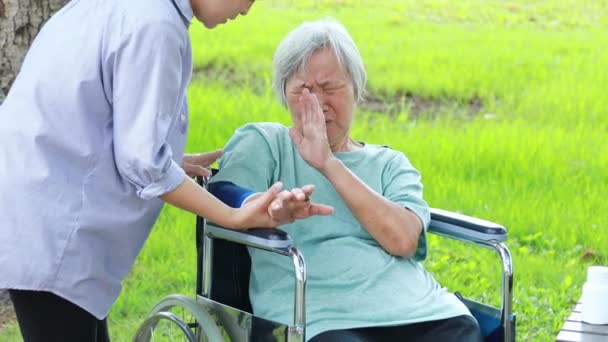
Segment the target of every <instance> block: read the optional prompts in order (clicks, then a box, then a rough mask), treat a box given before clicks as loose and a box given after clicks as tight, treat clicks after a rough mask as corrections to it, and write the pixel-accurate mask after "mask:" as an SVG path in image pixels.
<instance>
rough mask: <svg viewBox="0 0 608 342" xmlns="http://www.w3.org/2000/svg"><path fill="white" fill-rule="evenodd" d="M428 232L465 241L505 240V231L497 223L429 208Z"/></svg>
mask: <svg viewBox="0 0 608 342" xmlns="http://www.w3.org/2000/svg"><path fill="white" fill-rule="evenodd" d="M428 231H429V232H431V233H435V234H438V235H443V236H447V237H450V238H455V239H459V240H465V241H471V242H474V241H483V242H488V241H492V240H494V241H498V242H503V241H506V240H507V235H508V234H507V229H506V228H505V227H503V226H501V225H499V224H497V223H494V222H490V221H486V220H482V219H478V218H475V217H471V216H467V215H463V214H458V213H454V212H451V211H447V210H442V209H436V208H431V224H430V225H429V229H428Z"/></svg>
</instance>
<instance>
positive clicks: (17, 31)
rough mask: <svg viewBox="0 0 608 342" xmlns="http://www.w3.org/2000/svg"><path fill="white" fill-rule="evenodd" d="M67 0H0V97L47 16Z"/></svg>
mask: <svg viewBox="0 0 608 342" xmlns="http://www.w3.org/2000/svg"><path fill="white" fill-rule="evenodd" d="M66 2H67V0H0V98H2V97H3V96H5V95H6V94H7V93H8V89H9V88H10V86H11V84H12V83H13V81H14V80H15V76H17V73H18V72H19V68H20V67H21V63H22V62H23V58H24V57H25V53H26V52H27V49H28V47H29V46H30V44H31V43H32V41H33V40H34V37H36V34H38V31H40V28H41V27H42V25H43V24H44V23H45V22H46V20H47V19H48V18H49V17H50V16H51V15H52V14H53V13H55V12H56V11H57V10H59V9H60V8H61V7H62V6H63V5H64V4H65V3H66Z"/></svg>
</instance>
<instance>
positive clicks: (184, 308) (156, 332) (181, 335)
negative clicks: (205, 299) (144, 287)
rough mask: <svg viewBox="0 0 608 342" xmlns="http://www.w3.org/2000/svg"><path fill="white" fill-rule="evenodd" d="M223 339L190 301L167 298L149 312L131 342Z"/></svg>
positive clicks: (176, 296) (198, 307)
mask: <svg viewBox="0 0 608 342" xmlns="http://www.w3.org/2000/svg"><path fill="white" fill-rule="evenodd" d="M223 340H224V338H223V337H222V334H221V333H220V330H219V329H218V327H217V325H216V323H215V320H214V319H213V318H212V317H211V316H210V315H209V314H208V313H207V311H206V310H204V308H203V307H202V306H201V305H200V304H199V303H197V302H196V300H195V299H194V298H191V297H188V296H184V295H170V296H168V297H165V298H164V299H163V300H161V301H160V302H159V303H158V304H156V305H155V306H154V308H152V311H151V312H150V314H149V315H148V318H147V319H146V320H145V321H144V323H143V324H142V325H141V326H140V327H139V330H138V331H137V334H136V336H135V338H134V341H135V342H165V341H171V342H173V341H179V342H182V341H183V342H201V341H202V342H216V341H223Z"/></svg>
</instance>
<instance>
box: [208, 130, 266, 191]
mask: <svg viewBox="0 0 608 342" xmlns="http://www.w3.org/2000/svg"><path fill="white" fill-rule="evenodd" d="M275 169H276V161H275V159H274V158H273V153H272V151H271V146H270V144H269V139H268V137H267V135H266V134H265V132H264V131H263V130H261V129H260V128H259V127H257V126H256V125H254V124H249V125H246V126H243V127H241V128H239V129H238V130H237V131H236V132H235V133H234V135H233V136H232V137H231V138H230V140H229V141H228V143H227V144H226V146H225V147H224V154H223V155H222V157H221V158H220V160H219V172H218V173H217V174H216V175H215V176H213V178H212V179H211V182H212V183H213V182H220V181H227V182H232V183H234V184H236V185H238V186H241V187H244V188H246V189H249V190H252V191H256V192H263V191H266V190H267V189H268V187H270V185H272V183H273V170H275Z"/></svg>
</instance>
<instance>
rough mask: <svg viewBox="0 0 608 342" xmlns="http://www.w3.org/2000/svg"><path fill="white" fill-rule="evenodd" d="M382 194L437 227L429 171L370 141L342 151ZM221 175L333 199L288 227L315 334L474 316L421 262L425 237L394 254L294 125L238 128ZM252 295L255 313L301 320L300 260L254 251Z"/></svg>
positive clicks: (261, 187) (310, 333) (309, 333)
mask: <svg viewBox="0 0 608 342" xmlns="http://www.w3.org/2000/svg"><path fill="white" fill-rule="evenodd" d="M335 156H336V157H337V158H338V159H340V160H341V161H342V162H343V163H344V165H346V167H348V168H349V169H350V170H351V171H352V172H353V173H354V174H356V175H357V176H358V177H359V178H360V179H361V180H362V181H364V182H365V183H366V184H367V185H368V186H369V187H370V188H372V189H373V190H374V191H376V192H378V193H380V194H382V195H383V196H384V197H385V198H387V199H389V200H391V201H393V202H395V203H397V204H399V205H402V206H403V207H406V208H408V209H410V210H411V211H413V212H414V213H415V214H416V215H417V216H418V217H419V218H420V220H421V221H422V222H423V223H424V227H425V230H426V227H428V224H429V221H430V214H429V208H428V205H427V204H426V203H425V202H424V200H423V199H422V184H421V183H420V174H419V173H418V171H417V170H416V169H414V167H413V166H412V165H411V164H410V162H409V161H408V159H407V158H406V157H405V156H404V155H403V154H402V153H400V152H397V151H394V150H391V149H390V148H387V147H382V146H376V145H370V144H365V145H364V147H362V148H361V149H358V150H355V151H351V152H339V153H335ZM212 181H213V182H217V181H231V182H233V183H235V184H237V185H239V186H242V187H245V188H249V189H252V190H255V191H265V190H266V189H268V187H269V186H270V185H271V184H273V183H274V182H277V181H281V182H283V184H284V188H285V189H291V188H294V187H301V186H303V185H305V184H314V185H315V186H316V190H315V192H314V194H313V201H315V202H316V203H323V204H328V205H332V206H333V207H334V208H335V212H334V214H333V215H330V216H316V217H311V218H308V219H305V220H299V221H296V222H294V223H292V224H288V225H284V226H282V227H281V229H282V230H284V231H286V232H287V233H289V235H290V236H291V238H292V239H293V241H294V244H295V247H296V248H298V249H299V250H300V252H301V253H302V254H303V256H304V259H305V261H306V268H307V272H308V274H307V276H308V277H307V286H306V291H307V292H306V323H307V324H306V338H307V340H308V339H310V338H312V337H314V336H315V335H317V334H319V333H321V332H324V331H327V330H334V329H348V328H355V327H371V326H387V325H399V324H407V323H414V322H422V321H431V320H438V319H445V318H450V317H455V316H459V315H466V314H469V312H468V310H467V308H466V307H465V306H464V305H463V304H462V303H461V302H460V300H458V299H457V298H456V296H454V295H453V294H452V293H449V292H448V291H447V290H446V289H445V288H443V287H441V286H440V285H439V284H438V283H437V282H436V281H435V280H434V279H433V277H432V275H431V274H430V273H428V272H427V271H426V270H425V269H424V268H423V267H422V265H421V264H420V263H419V261H418V260H422V259H424V258H425V256H426V237H425V233H423V234H421V237H420V240H419V243H418V249H417V251H416V256H415V257H414V258H411V259H406V258H401V257H395V256H392V255H390V254H388V253H387V252H386V251H385V250H384V249H383V248H382V247H381V246H380V245H379V244H378V242H377V241H376V240H374V238H372V236H371V235H370V234H369V233H368V232H367V231H366V230H365V228H364V227H363V226H362V225H361V224H360V223H359V221H357V219H356V218H355V217H354V215H353V214H352V212H351V211H350V209H349V208H348V206H347V205H346V203H345V202H344V201H343V200H342V198H341V197H340V195H339V194H338V193H337V192H336V190H335V189H334V188H333V187H332V185H331V183H329V181H328V180H327V179H326V178H325V177H324V176H323V175H321V174H320V173H319V172H318V171H317V170H315V169H314V168H312V167H311V166H309V165H308V164H307V163H306V162H305V161H304V160H303V159H302V158H301V157H300V154H299V153H298V151H297V149H296V147H295V145H293V143H292V141H291V138H290V137H289V134H288V128H287V127H285V126H283V125H280V124H274V123H259V124H251V125H247V126H245V127H243V128H240V129H239V130H237V131H236V133H235V134H234V136H233V137H232V138H231V139H230V141H229V142H228V144H227V145H226V147H225V150H224V156H223V157H222V159H221V160H220V172H219V173H218V174H217V175H216V176H215V177H214V178H213V180H212ZM249 254H250V255H251V261H252V272H251V283H250V296H251V302H252V306H253V310H254V313H255V314H256V315H257V316H260V317H264V318H267V319H271V320H273V321H277V322H281V323H285V324H293V306H294V271H293V265H292V263H291V260H290V259H289V258H287V257H283V256H279V255H277V254H274V253H271V252H266V251H261V250H257V249H250V250H249Z"/></svg>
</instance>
